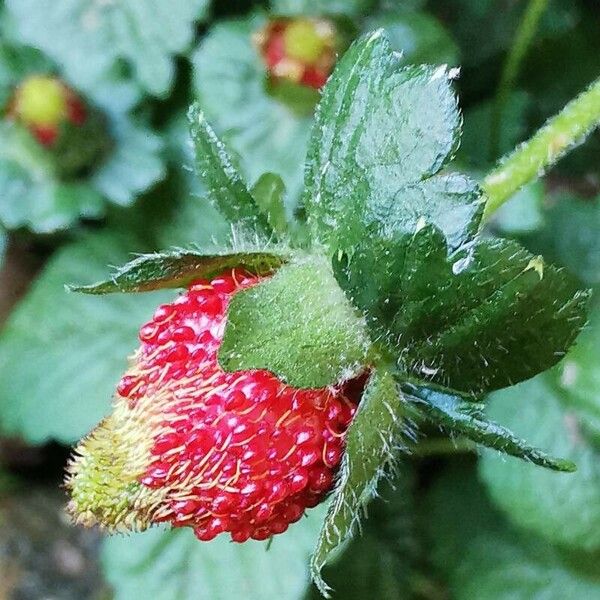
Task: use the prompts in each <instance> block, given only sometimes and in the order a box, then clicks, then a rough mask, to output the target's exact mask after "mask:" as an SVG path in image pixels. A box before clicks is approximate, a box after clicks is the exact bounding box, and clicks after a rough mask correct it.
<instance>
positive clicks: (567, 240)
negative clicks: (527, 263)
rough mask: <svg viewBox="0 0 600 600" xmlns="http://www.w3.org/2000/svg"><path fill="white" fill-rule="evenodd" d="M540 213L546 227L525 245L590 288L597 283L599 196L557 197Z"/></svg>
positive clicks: (599, 264)
mask: <svg viewBox="0 0 600 600" xmlns="http://www.w3.org/2000/svg"><path fill="white" fill-rule="evenodd" d="M553 200H554V204H553V206H551V207H550V209H548V210H545V211H544V212H543V216H544V220H545V222H546V226H545V227H544V228H543V229H542V230H540V231H539V232H538V233H535V234H533V235H532V236H531V237H529V238H527V240H526V241H527V243H528V245H530V246H533V247H534V248H535V249H536V250H538V251H541V252H543V253H544V254H545V255H547V256H549V257H550V258H551V259H552V260H555V261H556V262H558V263H559V264H561V265H564V266H565V267H567V269H569V271H571V272H572V273H574V274H575V275H577V276H578V277H579V278H580V279H581V280H582V281H584V282H585V283H587V284H590V285H596V284H598V283H600V235H599V234H598V232H600V196H598V197H596V198H595V199H590V200H586V199H583V198H577V197H576V196H571V195H566V194H560V195H557V196H556V197H555V198H554V199H553Z"/></svg>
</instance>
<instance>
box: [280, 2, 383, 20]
mask: <svg viewBox="0 0 600 600" xmlns="http://www.w3.org/2000/svg"><path fill="white" fill-rule="evenodd" d="M374 4H375V0H271V12H272V13H273V14H275V15H282V16H288V15H303V16H306V15H308V16H316V17H321V16H324V15H346V16H349V17H358V16H361V15H365V14H368V13H369V12H370V11H371V10H372V8H373V5H374Z"/></svg>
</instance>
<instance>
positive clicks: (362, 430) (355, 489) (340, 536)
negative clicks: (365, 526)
mask: <svg viewBox="0 0 600 600" xmlns="http://www.w3.org/2000/svg"><path fill="white" fill-rule="evenodd" d="M409 417H410V408H409V406H408V404H407V403H406V401H405V400H404V399H403V398H402V396H401V395H400V392H399V390H398V388H397V386H396V383H395V381H394V379H393V377H392V375H391V374H390V373H389V372H387V371H385V370H381V371H374V373H373V374H372V375H371V377H370V379H369V381H368V383H367V387H366V389H365V392H364V394H363V396H362V399H361V402H360V404H359V407H358V410H357V412H356V415H355V416H354V419H353V421H352V424H351V425H350V428H349V429H348V433H347V437H346V452H345V453H344V458H343V459H342V465H341V467H340V472H339V475H338V481H337V484H336V487H335V490H334V493H333V497H332V500H331V503H330V505H329V510H328V512H327V517H326V518H325V522H324V523H323V527H322V529H321V533H320V535H319V540H318V542H317V546H316V548H315V551H314V553H313V556H312V559H311V574H312V577H313V580H314V582H315V584H316V585H317V587H318V588H319V589H320V591H321V592H322V593H323V594H324V595H327V593H328V589H329V588H328V586H327V584H326V583H325V582H324V581H323V579H322V577H321V569H322V568H323V566H324V565H325V564H326V562H327V560H328V558H329V557H330V555H331V554H332V552H334V551H335V550H336V549H337V548H338V547H339V546H340V545H341V544H343V543H344V542H345V541H346V540H348V539H349V538H350V537H351V536H352V534H353V532H354V530H355V529H356V527H357V526H358V523H359V519H360V516H361V511H362V510H363V509H364V507H365V506H366V504H367V503H368V501H369V500H370V499H371V498H372V497H373V495H374V494H375V493H376V488H377V483H378V481H379V480H380V479H381V477H382V476H383V475H384V474H385V472H386V469H389V467H393V464H394V461H395V460H397V453H398V452H399V451H401V450H402V449H404V448H405V447H406V444H407V442H409V441H411V440H412V438H413V435H414V434H413V432H412V429H411V423H410V421H409Z"/></svg>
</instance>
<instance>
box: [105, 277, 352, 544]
mask: <svg viewBox="0 0 600 600" xmlns="http://www.w3.org/2000/svg"><path fill="white" fill-rule="evenodd" d="M259 281H260V278H258V277H257V276H254V275H251V274H249V273H246V272H244V271H241V270H233V271H229V272H227V273H224V274H223V275H221V276H218V277H216V278H214V279H213V280H212V281H208V280H206V281H196V282H194V283H193V284H192V285H190V286H189V288H188V290H187V291H186V292H185V293H184V294H182V295H181V296H180V297H179V298H177V299H176V300H175V301H174V302H173V303H171V304H164V305H162V306H160V307H159V308H158V309H157V310H156V312H155V314H154V317H153V318H152V320H150V321H149V322H148V323H146V324H145V325H143V326H142V328H141V329H140V334H139V336H140V341H141V347H140V348H139V350H138V352H137V354H136V356H135V358H134V360H135V363H134V366H133V367H132V368H131V369H130V370H129V371H128V372H127V374H126V375H125V376H124V377H123V378H122V379H121V381H120V383H119V385H118V388H117V393H118V395H119V396H120V397H121V398H123V400H124V401H126V402H127V404H128V406H129V409H131V410H135V408H136V405H137V404H138V403H139V402H142V401H143V402H144V403H146V402H148V400H149V399H150V400H151V403H150V405H149V406H150V407H151V410H152V412H153V414H152V415H151V416H150V417H149V418H150V419H152V422H153V431H154V432H155V434H154V437H153V440H152V445H151V450H150V455H151V458H150V460H149V462H148V464H147V468H146V469H145V472H144V473H143V474H142V475H141V476H140V477H139V483H140V484H141V485H142V486H143V487H144V488H147V489H148V490H149V492H153V493H154V492H156V493H159V496H160V502H157V505H156V507H154V508H153V510H152V511H151V513H150V520H151V521H152V522H168V523H170V524H172V525H173V526H189V527H193V528H194V532H195V534H196V536H197V537H198V538H199V539H200V540H211V539H213V538H214V537H215V536H217V535H218V534H220V533H223V532H229V534H230V535H231V538H232V540H234V541H236V542H243V541H245V540H247V539H249V538H252V539H255V540H263V539H266V538H268V537H270V536H272V535H274V534H278V533H282V532H284V531H285V530H286V529H287V528H288V526H289V525H290V524H291V523H294V522H295V521H298V520H299V519H300V518H301V517H302V515H303V514H304V511H305V509H307V508H310V507H313V506H315V505H316V504H318V503H319V502H320V501H321V500H322V499H323V497H324V495H325V494H326V493H327V492H328V491H329V490H330V489H331V487H332V485H333V479H334V474H335V471H336V469H337V468H338V466H339V464H340V460H341V457H342V452H343V447H344V437H345V433H346V430H347V428H348V425H349V423H350V421H351V419H352V417H353V415H354V411H355V403H354V401H353V400H352V399H351V398H350V397H349V396H348V394H346V393H345V391H344V390H345V389H346V388H345V387H344V386H338V387H330V388H323V389H296V388H293V387H290V386H289V385H286V384H284V383H283V382H281V381H280V380H279V379H278V378H277V377H276V376H274V375H273V374H271V373H270V372H268V371H262V370H253V371H241V372H236V373H227V372H225V371H223V370H222V369H221V368H220V366H219V364H218V361H217V353H218V350H219V346H220V344H221V340H222V337H223V331H224V327H225V322H226V318H227V316H226V315H227V308H228V305H229V302H230V300H231V298H232V296H233V295H234V294H235V293H237V292H238V291H240V290H243V289H245V288H248V287H250V286H253V285H255V284H257V283H258V282H259Z"/></svg>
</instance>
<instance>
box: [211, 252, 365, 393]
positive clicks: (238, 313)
mask: <svg viewBox="0 0 600 600" xmlns="http://www.w3.org/2000/svg"><path fill="white" fill-rule="evenodd" d="M368 345H369V344H368V338H367V335H366V332H365V328H364V323H363V320H362V319H361V318H359V317H358V316H357V315H356V314H355V312H354V309H353V308H352V306H350V304H349V302H348V300H347V299H346V298H345V296H344V293H343V292H342V290H340V289H339V287H338V285H337V283H336V282H335V279H334V278H333V275H332V273H331V268H330V267H329V265H328V264H327V262H326V261H325V260H324V259H322V258H320V257H314V256H311V257H306V258H301V259H297V260H296V261H295V262H292V263H290V264H289V265H286V266H284V267H282V268H281V269H280V270H279V271H278V272H277V273H276V274H275V275H274V276H273V278H272V279H269V280H267V281H264V282H262V283H261V284H259V285H257V286H254V287H252V288H250V289H248V290H243V291H241V292H238V293H237V294H236V295H235V296H234V297H233V298H232V300H231V304H230V305H229V312H228V316H227V325H226V327H225V335H224V338H223V343H222V344H221V347H220V350H219V362H220V363H221V366H222V367H223V368H224V369H226V370H228V371H237V370H246V369H267V370H269V371H271V372H273V373H275V374H276V375H277V376H278V377H280V378H282V379H283V380H284V381H286V382H287V383H289V384H290V385H293V386H295V387H300V388H317V387H324V386H326V385H330V384H332V383H336V382H339V381H341V380H343V379H348V378H350V377H352V376H353V375H355V374H357V373H358V372H360V370H361V369H362V368H363V367H364V365H365V356H366V352H367V349H368Z"/></svg>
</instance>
